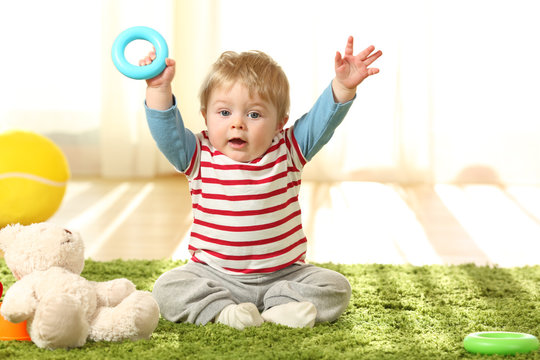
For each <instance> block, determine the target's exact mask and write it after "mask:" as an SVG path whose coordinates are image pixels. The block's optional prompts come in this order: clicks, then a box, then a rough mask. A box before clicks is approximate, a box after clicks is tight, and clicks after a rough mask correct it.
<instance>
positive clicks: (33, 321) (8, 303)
mask: <svg viewBox="0 0 540 360" xmlns="http://www.w3.org/2000/svg"><path fill="white" fill-rule="evenodd" d="M0 248H1V249H2V250H3V251H4V253H5V254H4V258H5V261H6V264H7V266H8V267H9V269H10V270H11V272H12V273H13V275H14V276H15V278H16V279H17V280H18V281H17V282H15V284H13V286H11V287H10V288H9V290H8V291H7V292H6V294H5V296H4V302H3V304H2V307H1V308H0V309H1V314H2V316H3V317H4V318H6V319H7V320H9V321H11V322H13V323H18V322H21V321H24V320H27V321H28V333H29V334H30V338H31V339H32V341H33V342H34V343H35V344H36V345H37V346H39V347H41V348H48V349H55V348H73V347H79V346H83V345H84V344H85V343H86V340H87V339H90V340H93V341H101V340H105V341H121V340H126V339H130V340H137V339H145V338H149V337H150V335H151V334H152V332H153V331H154V329H155V328H156V326H157V323H158V321H159V307H158V305H157V303H156V301H155V300H154V298H153V297H152V295H151V294H150V293H149V292H146V291H137V290H136V289H135V285H134V284H133V283H132V282H131V281H129V280H127V279H115V280H111V281H106V282H93V281H88V280H86V279H85V278H83V277H81V276H80V274H81V272H82V270H83V267H84V244H83V242H82V240H81V237H80V236H79V234H77V233H74V232H71V231H69V230H66V229H64V228H62V227H60V226H57V225H54V224H51V223H39V224H32V225H28V226H22V225H18V224H17V225H9V226H6V227H5V228H3V229H2V230H0Z"/></svg>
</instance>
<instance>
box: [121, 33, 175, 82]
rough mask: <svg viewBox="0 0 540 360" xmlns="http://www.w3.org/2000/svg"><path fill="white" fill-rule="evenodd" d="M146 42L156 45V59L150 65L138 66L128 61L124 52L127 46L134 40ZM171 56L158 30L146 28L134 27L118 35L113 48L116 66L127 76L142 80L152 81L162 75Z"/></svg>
mask: <svg viewBox="0 0 540 360" xmlns="http://www.w3.org/2000/svg"><path fill="white" fill-rule="evenodd" d="M139 39H140V40H146V41H149V42H151V43H152V45H154V48H155V49H156V59H155V60H154V61H152V63H151V64H150V65H145V66H137V65H133V64H131V63H130V62H128V61H127V60H126V57H125V55H124V52H125V50H126V46H127V45H128V44H129V43H130V42H132V41H134V40H139ZM168 56H169V48H168V47H167V42H166V41H165V39H164V38H163V36H161V34H160V33H158V32H157V31H156V30H154V29H151V28H149V27H146V26H134V27H131V28H129V29H126V30H124V31H122V32H121V33H120V35H118V37H117V38H116V40H114V43H113V46H112V60H113V63H114V66H116V68H117V69H118V71H120V72H121V73H122V74H124V75H125V76H127V77H129V78H132V79H136V80H141V79H151V78H153V77H156V76H158V75H159V74H161V72H162V71H163V70H165V67H166V66H167V65H166V64H165V59H166V58H167V57H168Z"/></svg>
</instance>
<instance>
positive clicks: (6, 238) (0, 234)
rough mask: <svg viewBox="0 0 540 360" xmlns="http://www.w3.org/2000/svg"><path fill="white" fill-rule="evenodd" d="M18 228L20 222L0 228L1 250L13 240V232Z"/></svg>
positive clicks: (4, 249) (17, 230)
mask: <svg viewBox="0 0 540 360" xmlns="http://www.w3.org/2000/svg"><path fill="white" fill-rule="evenodd" d="M20 228H21V225H20V224H15V225H7V226H6V227H4V228H2V229H1V230H0V249H2V251H4V252H5V251H6V249H7V247H8V245H9V244H10V243H11V242H12V241H13V239H14V238H15V234H16V233H17V232H19V230H20Z"/></svg>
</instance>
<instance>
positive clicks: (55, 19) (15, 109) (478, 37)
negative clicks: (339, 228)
mask: <svg viewBox="0 0 540 360" xmlns="http://www.w3.org/2000/svg"><path fill="white" fill-rule="evenodd" d="M0 6H1V11H0V17H1V19H0V20H1V21H0V31H2V33H3V34H9V36H5V37H4V49H5V54H7V55H4V56H2V59H1V60H0V63H1V66H0V68H1V69H2V75H3V76H2V79H3V86H2V87H1V89H0V92H1V93H0V98H1V99H2V105H1V106H0V131H1V130H6V129H13V128H18V129H30V130H33V131H36V132H40V133H43V134H45V135H47V136H49V137H51V138H52V139H53V140H54V141H55V142H57V143H58V144H59V145H60V146H61V147H62V149H63V150H64V151H65V153H66V155H67V157H68V160H69V162H70V166H71V168H72V172H73V174H74V175H99V176H104V177H152V176H156V175H158V174H164V173H171V172H173V170H172V168H171V166H170V165H169V164H168V163H167V162H166V161H165V160H164V159H163V157H162V156H161V155H160V153H159V151H158V150H157V149H156V147H155V145H154V143H153V141H152V139H151V137H150V135H149V132H148V129H147V127H146V123H145V119H144V109H143V99H144V91H145V83H144V81H135V80H131V79H128V78H125V77H123V76H122V75H121V74H120V73H118V71H116V69H115V68H114V66H113V65H112V62H111V60H110V46H111V45H112V42H113V41H114V38H115V37H116V35H117V34H118V33H119V32H121V31H122V30H124V29H125V28H127V27H129V26H134V25H146V26H150V27H153V28H155V29H156V30H158V31H159V32H160V33H162V34H163V35H164V37H165V38H166V39H167V42H168V44H169V47H170V53H171V57H173V58H175V59H176V60H177V63H178V66H177V75H176V79H175V83H174V91H175V94H176V95H177V100H178V103H179V105H180V107H181V109H182V114H183V116H184V118H185V120H186V123H187V124H188V126H189V127H190V128H192V129H193V130H200V129H202V127H203V125H204V124H203V121H202V118H201V117H200V115H199V111H198V108H199V105H198V99H197V93H198V90H199V86H200V83H201V81H202V79H203V77H204V76H205V74H206V71H207V69H208V67H209V66H210V64H211V63H212V62H213V61H214V60H215V58H216V57H217V56H218V55H219V54H220V53H221V52H222V51H224V50H229V49H232V50H237V51H242V50H248V49H260V50H263V51H266V52H267V53H269V54H270V55H271V56H272V57H274V58H275V59H276V60H277V61H278V62H279V63H280V64H281V65H282V66H283V68H284V70H285V72H286V73H287V75H288V76H289V81H290V83H291V100H292V108H291V124H292V121H293V120H294V119H296V118H298V117H299V116H301V115H302V114H303V113H305V112H307V111H308V110H309V108H310V106H311V105H312V104H313V102H314V101H315V100H316V98H317V96H318V95H319V94H320V93H321V92H322V90H323V89H324V88H325V87H326V86H328V84H329V83H330V80H331V78H332V76H333V58H334V54H335V51H337V50H339V51H342V50H343V47H344V45H345V42H346V39H347V36H348V35H354V36H355V48H356V50H357V51H359V50H361V49H363V48H364V47H366V46H368V45H370V44H374V45H376V47H377V48H380V49H382V50H383V52H384V55H383V57H382V58H381V59H380V60H379V61H378V64H377V66H379V67H380V68H381V73H380V74H378V75H377V76H375V77H373V78H370V79H368V80H366V82H365V83H363V84H362V85H361V86H360V88H359V90H358V96H357V99H356V102H355V104H354V105H353V107H352V108H351V111H350V113H349V115H348V116H347V118H346V120H345V122H344V123H343V125H342V126H341V127H340V128H339V129H338V130H337V131H336V134H335V137H334V139H333V141H331V142H330V143H329V144H328V146H327V147H325V148H324V149H323V150H322V151H321V153H320V154H319V155H318V156H317V157H316V158H315V159H314V160H313V162H312V164H310V165H309V166H308V167H307V168H306V174H305V176H306V179H316V180H369V181H389V182H404V183H434V182H492V183H493V182H495V183H505V184H510V183H511V184H540V142H539V141H538V139H539V138H540V109H539V108H538V106H537V105H536V102H537V98H538V95H540V89H539V87H540V67H539V66H538V64H539V63H540V48H539V47H538V46H537V45H536V43H537V41H536V37H537V34H539V33H540V23H538V22H537V21H536V19H535V14H536V12H535V9H536V6H535V3H534V1H532V0H530V1H526V0H517V1H509V0H507V1H488V0H475V1H465V0H457V1H452V2H440V1H428V0H411V1H407V2H403V1H398V0H382V1H377V2H372V1H363V0H336V1H333V2H312V1H306V0H296V1H285V0H274V1H272V2H259V1H248V0H221V1H219V0H178V1H174V0H156V1H143V0H132V1H128V0H108V1H105V0H102V1H101V2H100V1H84V0H80V1H67V0H49V1H47V2H42V1H37V0H33V1H31V0H27V1H12V2H4V3H2V5H0ZM132 44H133V45H130V46H129V47H128V50H127V54H128V59H131V60H132V61H136V59H137V58H138V57H139V56H140V55H141V54H144V53H145V52H146V51H147V50H148V44H147V43H145V42H134V43H132Z"/></svg>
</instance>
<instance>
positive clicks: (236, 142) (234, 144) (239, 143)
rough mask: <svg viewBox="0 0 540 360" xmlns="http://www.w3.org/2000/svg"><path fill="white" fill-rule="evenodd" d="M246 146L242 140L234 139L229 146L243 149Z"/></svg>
mask: <svg viewBox="0 0 540 360" xmlns="http://www.w3.org/2000/svg"><path fill="white" fill-rule="evenodd" d="M245 144H247V142H246V141H245V140H242V139H240V138H232V139H230V140H229V145H231V146H232V147H233V148H242V147H243V146H244V145H245Z"/></svg>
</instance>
